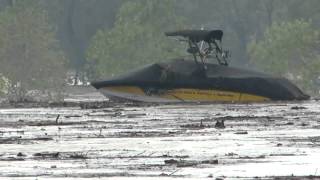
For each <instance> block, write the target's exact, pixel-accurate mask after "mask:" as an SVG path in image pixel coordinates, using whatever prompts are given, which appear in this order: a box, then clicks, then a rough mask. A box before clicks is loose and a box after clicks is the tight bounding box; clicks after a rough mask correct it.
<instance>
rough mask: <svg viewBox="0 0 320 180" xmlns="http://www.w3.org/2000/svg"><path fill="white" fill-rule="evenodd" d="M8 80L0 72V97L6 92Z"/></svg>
mask: <svg viewBox="0 0 320 180" xmlns="http://www.w3.org/2000/svg"><path fill="white" fill-rule="evenodd" d="M7 85H8V82H7V79H6V78H5V77H3V76H2V75H1V74H0V97H1V96H3V95H5V94H6V91H7V89H8V86H7Z"/></svg>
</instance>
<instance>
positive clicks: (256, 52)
mask: <svg viewBox="0 0 320 180" xmlns="http://www.w3.org/2000/svg"><path fill="white" fill-rule="evenodd" d="M319 43H320V31H319V30H317V29H314V28H313V27H312V25H311V22H308V21H304V20H294V21H292V22H282V23H274V24H272V26H271V27H269V28H268V29H267V31H266V32H265V34H264V39H263V40H261V41H258V42H256V41H253V42H251V43H250V44H249V46H248V50H249V54H250V60H251V62H253V63H254V64H256V65H257V66H258V67H259V68H261V69H263V70H265V71H266V72H268V73H274V74H276V75H282V76H286V77H287V78H290V79H291V80H293V81H295V82H296V83H298V84H299V85H301V86H302V87H303V88H305V89H309V90H316V89H315V88H316V87H315V86H314V85H315V83H314V80H315V79H316V78H317V77H318V76H319V75H320V74H319V70H320V55H319V47H320V44H319Z"/></svg>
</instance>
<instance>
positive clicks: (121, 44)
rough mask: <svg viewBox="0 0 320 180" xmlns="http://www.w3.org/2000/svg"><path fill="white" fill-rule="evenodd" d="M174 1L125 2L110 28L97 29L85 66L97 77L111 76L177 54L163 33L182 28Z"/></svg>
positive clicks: (175, 45)
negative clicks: (91, 69) (94, 72)
mask: <svg viewBox="0 0 320 180" xmlns="http://www.w3.org/2000/svg"><path fill="white" fill-rule="evenodd" d="M174 5H175V1H172V0H140V1H126V2H125V3H124V4H123V5H122V6H121V8H120V10H119V12H118V14H117V18H116V22H115V25H114V28H113V29H111V30H108V29H106V30H100V31H98V32H97V34H96V35H95V36H94V37H93V39H92V44H91V46H90V47H89V50H88V52H87V59H88V62H89V63H88V64H91V68H93V69H94V71H96V75H97V76H100V77H101V76H111V75H113V74H118V73H121V72H125V71H127V70H131V69H132V68H135V67H138V66H141V65H143V64H146V63H151V62H156V61H165V60H168V59H170V58H173V57H176V55H178V54H179V53H180V51H179V49H178V48H177V44H179V43H173V42H172V41H170V40H168V39H167V38H166V37H165V36H164V32H165V31H168V30H175V29H177V28H179V27H181V26H182V24H183V21H184V20H183V19H182V18H181V17H179V16H178V15H177V14H176V13H175V7H174Z"/></svg>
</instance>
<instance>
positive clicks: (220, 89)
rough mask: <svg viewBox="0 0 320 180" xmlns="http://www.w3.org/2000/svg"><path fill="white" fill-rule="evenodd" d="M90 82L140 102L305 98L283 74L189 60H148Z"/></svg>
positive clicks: (109, 94)
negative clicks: (125, 72) (132, 69)
mask: <svg viewBox="0 0 320 180" xmlns="http://www.w3.org/2000/svg"><path fill="white" fill-rule="evenodd" d="M92 85H93V86H94V87H95V88H97V89H98V90H99V91H100V92H101V93H103V94H104V95H105V96H107V97H109V98H120V99H126V100H133V101H144V102H261V101H271V100H276V101H279V100H283V101H288V100H306V99H309V96H308V95H305V94H304V93H303V92H302V91H301V90H300V89H299V88H298V87H296V86H295V85H294V84H292V83H291V82H290V81H288V80H286V79H284V78H275V77H272V76H269V75H266V74H263V73H258V72H253V71H247V70H243V69H237V68H231V67H225V66H220V65H215V64H208V65H207V66H206V69H201V68H199V66H198V65H197V64H195V63H194V62H191V61H184V60H177V61H174V62H171V63H159V64H152V65H149V66H147V67H144V68H142V69H139V70H137V71H135V72H132V73H129V74H128V75H125V76H121V77H117V78H114V79H110V80H107V81H100V82H93V83H92Z"/></svg>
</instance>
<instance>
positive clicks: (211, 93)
mask: <svg viewBox="0 0 320 180" xmlns="http://www.w3.org/2000/svg"><path fill="white" fill-rule="evenodd" d="M104 89H105V90H109V91H113V92H120V93H127V94H133V95H139V96H146V97H156V98H162V99H168V100H180V101H218V102H261V101H268V100H270V99H269V98H266V97H263V96H257V95H252V94H246V93H238V92H230V91H220V90H202V89H187V88H178V89H171V90H164V91H163V92H162V93H161V94H153V95H147V94H146V93H145V92H144V91H143V90H142V89H141V88H140V87H136V86H114V87H106V88H104Z"/></svg>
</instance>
